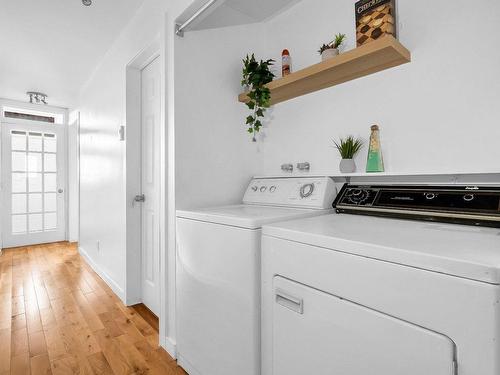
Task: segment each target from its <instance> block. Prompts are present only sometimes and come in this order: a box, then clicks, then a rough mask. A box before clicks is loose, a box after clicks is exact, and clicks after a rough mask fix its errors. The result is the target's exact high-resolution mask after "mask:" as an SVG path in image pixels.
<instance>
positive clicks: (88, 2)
mask: <svg viewBox="0 0 500 375" xmlns="http://www.w3.org/2000/svg"><path fill="white" fill-rule="evenodd" d="M82 4H83V5H85V6H86V7H89V6H91V5H92V0H82Z"/></svg>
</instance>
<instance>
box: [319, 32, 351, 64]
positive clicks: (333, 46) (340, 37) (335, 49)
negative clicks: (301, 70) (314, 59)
mask: <svg viewBox="0 0 500 375" xmlns="http://www.w3.org/2000/svg"><path fill="white" fill-rule="evenodd" d="M345 38H346V35H345V34H337V35H335V38H334V39H333V40H332V41H331V42H330V43H328V44H323V45H322V46H321V47H320V48H319V50H318V52H319V54H320V55H321V60H322V61H325V60H328V59H331V58H332V57H335V56H337V55H338V54H339V53H340V48H341V47H342V45H343V44H344V42H345Z"/></svg>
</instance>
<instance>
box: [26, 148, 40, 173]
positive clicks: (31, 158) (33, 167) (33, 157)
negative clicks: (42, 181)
mask: <svg viewBox="0 0 500 375" xmlns="http://www.w3.org/2000/svg"><path fill="white" fill-rule="evenodd" d="M28 171H30V172H41V171H42V154H40V153H34V152H29V153H28Z"/></svg>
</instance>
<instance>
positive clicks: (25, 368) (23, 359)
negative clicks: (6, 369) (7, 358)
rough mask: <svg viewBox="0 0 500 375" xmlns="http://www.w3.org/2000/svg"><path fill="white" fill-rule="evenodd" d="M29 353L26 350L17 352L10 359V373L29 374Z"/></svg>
mask: <svg viewBox="0 0 500 375" xmlns="http://www.w3.org/2000/svg"><path fill="white" fill-rule="evenodd" d="M30 373H31V369H30V355H29V353H28V352H26V353H23V354H19V355H17V356H15V357H13V358H12V360H11V369H10V374H11V375H30Z"/></svg>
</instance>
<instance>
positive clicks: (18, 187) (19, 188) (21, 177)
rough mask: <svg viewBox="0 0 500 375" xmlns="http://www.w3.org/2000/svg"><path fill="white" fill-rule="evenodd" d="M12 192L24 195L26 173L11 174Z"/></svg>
mask: <svg viewBox="0 0 500 375" xmlns="http://www.w3.org/2000/svg"><path fill="white" fill-rule="evenodd" d="M12 192H13V193H26V173H12Z"/></svg>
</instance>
